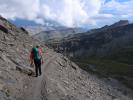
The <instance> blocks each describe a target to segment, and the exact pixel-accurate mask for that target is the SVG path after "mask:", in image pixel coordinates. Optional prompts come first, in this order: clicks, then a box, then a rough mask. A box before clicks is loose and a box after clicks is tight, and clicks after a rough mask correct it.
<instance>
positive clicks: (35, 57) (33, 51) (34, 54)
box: [32, 48, 41, 60]
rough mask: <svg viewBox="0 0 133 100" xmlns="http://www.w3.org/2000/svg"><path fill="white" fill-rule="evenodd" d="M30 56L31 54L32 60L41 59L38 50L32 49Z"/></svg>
mask: <svg viewBox="0 0 133 100" xmlns="http://www.w3.org/2000/svg"><path fill="white" fill-rule="evenodd" d="M32 54H33V59H36V60H39V59H41V56H40V54H39V50H38V48H32Z"/></svg>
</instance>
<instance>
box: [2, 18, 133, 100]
mask: <svg viewBox="0 0 133 100" xmlns="http://www.w3.org/2000/svg"><path fill="white" fill-rule="evenodd" d="M36 44H39V45H41V46H42V47H43V48H44V49H45V53H44V65H43V66H42V70H43V74H42V75H41V76H39V77H38V78H36V77H33V74H34V68H33V67H30V66H29V61H28V56H29V51H30V49H31V47H32V45H36ZM132 93H133V92H132V91H131V90H129V89H127V88H126V87H124V86H123V85H121V84H119V82H118V81H116V80H113V79H111V78H110V79H108V80H107V79H99V78H97V77H96V76H94V75H91V74H88V73H86V72H85V71H83V70H81V69H80V68H79V67H78V66H77V65H76V64H74V63H73V62H71V61H70V60H69V59H68V58H66V57H64V56H63V55H61V54H58V53H55V52H53V51H52V50H50V49H48V48H47V47H46V46H44V45H43V44H42V43H40V42H39V41H37V40H34V39H32V38H30V37H29V36H28V34H27V33H25V32H24V31H23V30H22V29H19V28H17V27H16V26H14V25H13V24H11V23H10V22H8V21H7V20H6V19H4V18H2V17H0V100H132V98H133V95H132Z"/></svg>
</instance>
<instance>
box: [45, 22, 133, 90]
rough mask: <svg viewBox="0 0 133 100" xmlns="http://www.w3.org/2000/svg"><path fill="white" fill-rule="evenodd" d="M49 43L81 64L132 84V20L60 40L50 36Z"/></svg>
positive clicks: (82, 66) (101, 73) (86, 68)
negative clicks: (51, 38)
mask: <svg viewBox="0 0 133 100" xmlns="http://www.w3.org/2000/svg"><path fill="white" fill-rule="evenodd" d="M47 45H48V46H49V47H52V48H54V50H55V51H57V52H61V53H63V54H64V55H66V56H68V57H70V58H71V59H72V60H73V61H75V62H76V63H77V64H79V66H80V67H81V68H83V69H85V70H87V71H90V70H91V71H93V72H96V73H98V74H100V75H102V76H106V77H113V78H117V79H119V80H120V81H121V82H122V83H124V84H126V85H127V86H128V87H130V88H133V85H132V84H131V83H132V82H133V24H129V23H128V21H119V22H117V23H115V24H113V25H111V26H105V27H102V28H99V29H94V30H91V31H88V32H85V33H79V34H74V35H69V36H68V37H65V38H64V39H62V40H60V41H56V40H51V41H48V42H47Z"/></svg>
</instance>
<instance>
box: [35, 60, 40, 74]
mask: <svg viewBox="0 0 133 100" xmlns="http://www.w3.org/2000/svg"><path fill="white" fill-rule="evenodd" d="M34 64H35V72H36V76H38V71H39V75H41V74H42V72H41V59H34Z"/></svg>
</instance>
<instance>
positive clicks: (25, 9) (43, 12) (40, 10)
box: [0, 0, 101, 27]
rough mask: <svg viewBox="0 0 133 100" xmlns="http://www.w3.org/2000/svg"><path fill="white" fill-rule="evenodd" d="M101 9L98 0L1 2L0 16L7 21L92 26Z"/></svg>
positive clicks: (16, 0)
mask: <svg viewBox="0 0 133 100" xmlns="http://www.w3.org/2000/svg"><path fill="white" fill-rule="evenodd" d="M100 7H101V1H100V0H89V1H88V0H59V1H58V0H27V1H24V0H21V1H18V0H10V1H9V0H2V1H0V14H1V15H2V16H4V17H6V18H8V19H12V20H15V19H16V18H20V19H27V20H34V21H35V22H37V23H41V24H44V21H45V20H46V19H49V20H54V21H57V22H59V23H61V24H62V25H65V26H70V27H72V26H81V25H82V24H84V23H85V22H90V24H92V22H93V19H92V18H91V16H94V15H96V14H97V13H98V11H99V10H100Z"/></svg>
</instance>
